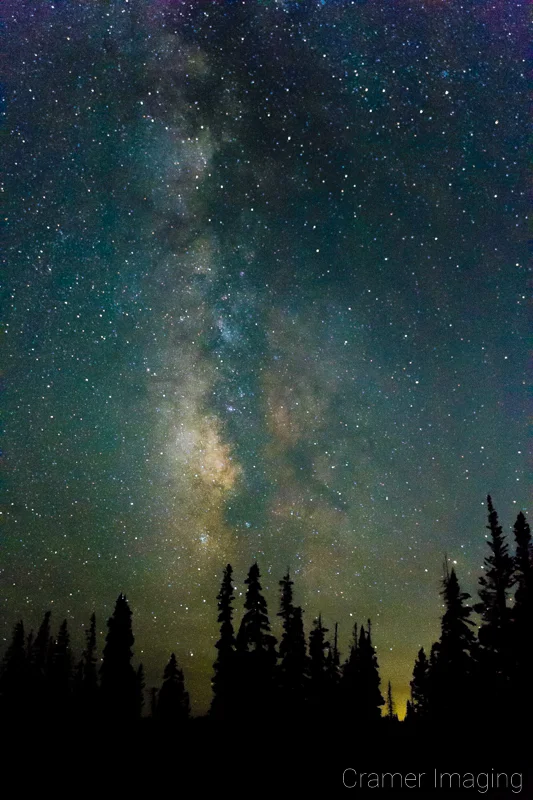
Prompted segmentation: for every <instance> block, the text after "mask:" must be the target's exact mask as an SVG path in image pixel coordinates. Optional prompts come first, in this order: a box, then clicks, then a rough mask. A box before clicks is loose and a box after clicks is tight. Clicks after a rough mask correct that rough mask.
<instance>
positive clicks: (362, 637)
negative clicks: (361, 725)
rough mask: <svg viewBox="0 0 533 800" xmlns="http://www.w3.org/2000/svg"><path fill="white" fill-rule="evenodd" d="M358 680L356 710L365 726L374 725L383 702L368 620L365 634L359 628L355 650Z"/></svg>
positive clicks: (379, 714)
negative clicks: (358, 691) (358, 690)
mask: <svg viewBox="0 0 533 800" xmlns="http://www.w3.org/2000/svg"><path fill="white" fill-rule="evenodd" d="M357 668H358V680H359V684H360V697H359V704H358V710H359V714H360V718H361V720H362V721H364V722H366V724H367V725H369V726H372V725H376V724H377V723H378V722H379V720H380V719H381V706H382V705H383V704H384V702H385V700H384V699H383V696H382V694H381V691H380V688H379V687H380V684H381V678H380V677H379V664H378V659H377V655H376V651H375V649H374V646H373V644H372V626H371V623H370V620H368V629H367V631H366V632H365V629H364V628H363V626H361V632H360V634H359V645H358V648H357Z"/></svg>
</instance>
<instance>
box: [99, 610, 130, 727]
mask: <svg viewBox="0 0 533 800" xmlns="http://www.w3.org/2000/svg"><path fill="white" fill-rule="evenodd" d="M131 616H132V614H131V610H130V607H129V605H128V602H127V600H126V598H125V596H124V595H123V594H121V595H119V596H118V599H117V602H116V605H115V610H114V612H113V616H111V617H110V618H109V620H108V622H107V627H108V632H107V636H106V644H105V647H104V652H103V662H102V666H101V668H100V680H101V691H100V694H101V700H102V710H103V713H104V716H106V717H109V718H111V719H112V720H114V721H122V722H126V721H131V720H133V719H135V717H136V711H137V702H136V699H137V698H136V694H137V693H136V682H135V672H134V669H133V667H132V665H131V659H132V657H133V652H132V649H131V648H132V647H133V643H134V638H133V632H132V629H131Z"/></svg>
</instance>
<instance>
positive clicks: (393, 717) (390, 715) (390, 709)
mask: <svg viewBox="0 0 533 800" xmlns="http://www.w3.org/2000/svg"><path fill="white" fill-rule="evenodd" d="M385 708H386V717H387V720H388V722H389V724H390V723H395V722H398V715H397V714H396V703H395V702H394V698H393V696H392V684H391V682H390V681H389V683H388V685H387V703H386V707H385Z"/></svg>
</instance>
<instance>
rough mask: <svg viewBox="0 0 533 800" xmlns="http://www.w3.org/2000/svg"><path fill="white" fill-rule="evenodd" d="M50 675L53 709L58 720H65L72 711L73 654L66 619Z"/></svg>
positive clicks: (55, 643)
mask: <svg viewBox="0 0 533 800" xmlns="http://www.w3.org/2000/svg"><path fill="white" fill-rule="evenodd" d="M48 674H49V684H50V694H51V702H52V708H53V711H54V714H55V717H56V719H57V720H63V719H64V718H65V717H66V716H67V713H68V711H69V709H70V699H71V690H72V653H71V650H70V635H69V632H68V625H67V620H66V619H65V620H63V622H62V623H61V626H60V628H59V633H58V635H57V639H56V640H55V642H54V648H53V652H52V658H51V663H50V667H49V670H48Z"/></svg>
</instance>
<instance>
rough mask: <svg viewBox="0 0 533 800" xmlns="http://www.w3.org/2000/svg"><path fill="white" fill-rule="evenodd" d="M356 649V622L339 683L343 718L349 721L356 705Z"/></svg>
mask: <svg viewBox="0 0 533 800" xmlns="http://www.w3.org/2000/svg"><path fill="white" fill-rule="evenodd" d="M358 647H359V637H358V630H357V622H356V623H355V624H354V626H353V634H352V644H351V645H350V650H349V653H348V657H347V659H346V661H345V662H344V664H343V667H342V672H341V682H340V694H341V697H342V705H343V709H344V716H345V717H346V718H347V719H350V718H351V717H353V716H354V715H355V714H356V713H357V705H358V693H359V689H358V685H359V684H358Z"/></svg>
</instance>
